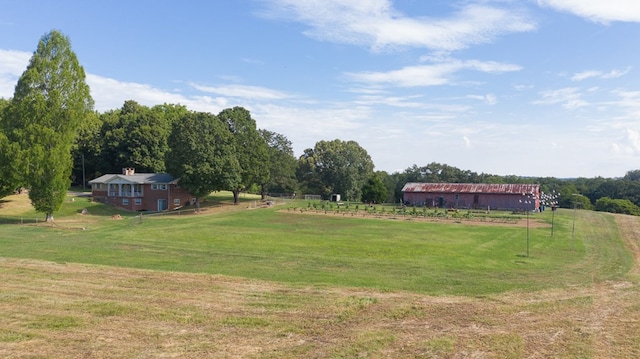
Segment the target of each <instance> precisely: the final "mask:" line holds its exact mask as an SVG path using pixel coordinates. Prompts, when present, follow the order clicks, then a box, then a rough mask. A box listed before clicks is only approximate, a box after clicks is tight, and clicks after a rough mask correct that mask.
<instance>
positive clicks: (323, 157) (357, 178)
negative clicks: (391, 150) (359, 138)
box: [298, 139, 373, 201]
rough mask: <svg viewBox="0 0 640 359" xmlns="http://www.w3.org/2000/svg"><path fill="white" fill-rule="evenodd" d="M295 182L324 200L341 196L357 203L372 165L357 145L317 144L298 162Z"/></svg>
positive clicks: (329, 142)
mask: <svg viewBox="0 0 640 359" xmlns="http://www.w3.org/2000/svg"><path fill="white" fill-rule="evenodd" d="M298 163H299V168H298V180H299V181H300V182H302V183H303V185H304V187H305V188H306V189H307V190H311V191H314V192H316V193H317V194H320V195H322V196H324V197H328V196H330V195H331V194H333V193H337V194H341V195H342V196H343V198H344V199H346V200H351V201H353V200H356V201H357V200H359V199H360V197H361V194H362V186H363V185H364V183H365V181H366V180H367V179H368V178H369V177H370V176H371V175H372V174H373V161H372V160H371V157H369V154H368V153H367V151H366V150H365V149H364V148H362V147H360V145H359V144H358V143H357V142H356V141H341V140H338V139H336V140H333V141H319V142H317V143H316V145H315V147H314V148H313V149H306V150H305V151H304V154H303V155H302V156H301V157H300V159H299V160H298Z"/></svg>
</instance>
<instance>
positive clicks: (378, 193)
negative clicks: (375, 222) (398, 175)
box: [362, 172, 387, 203]
mask: <svg viewBox="0 0 640 359" xmlns="http://www.w3.org/2000/svg"><path fill="white" fill-rule="evenodd" d="M385 176H386V173H384V172H380V173H375V174H374V175H373V176H371V177H369V179H368V180H367V182H366V183H365V184H364V186H363V187H362V202H365V203H371V202H373V203H383V202H384V201H385V200H386V199H387V187H386V186H385V184H384V182H383V178H384V177H385Z"/></svg>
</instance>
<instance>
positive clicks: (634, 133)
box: [612, 128, 640, 155]
mask: <svg viewBox="0 0 640 359" xmlns="http://www.w3.org/2000/svg"><path fill="white" fill-rule="evenodd" d="M612 148H613V152H615V153H626V154H632V155H633V154H637V153H640V131H638V130H634V129H630V128H627V129H626V130H625V134H624V136H623V138H622V139H621V140H620V141H618V142H615V143H613V144H612Z"/></svg>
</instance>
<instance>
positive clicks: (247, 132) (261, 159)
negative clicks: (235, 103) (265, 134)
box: [218, 107, 269, 204]
mask: <svg viewBox="0 0 640 359" xmlns="http://www.w3.org/2000/svg"><path fill="white" fill-rule="evenodd" d="M218 118H219V119H220V121H222V123H224V124H225V125H226V126H227V128H228V129H229V132H231V134H232V137H233V147H234V153H235V155H236V158H237V160H238V165H239V167H238V178H240V181H238V182H236V183H234V184H232V185H231V187H229V190H230V191H231V192H233V203H234V204H238V203H239V200H240V193H241V192H242V191H244V190H246V189H248V188H249V187H250V186H251V185H253V184H260V183H264V182H267V181H268V180H269V163H268V160H269V155H268V148H267V143H266V142H265V140H264V139H263V138H262V137H261V136H260V134H259V133H258V129H257V127H256V121H255V120H254V119H253V118H252V117H251V113H250V112H249V111H248V110H247V109H245V108H243V107H234V108H228V109H225V110H222V112H220V114H218Z"/></svg>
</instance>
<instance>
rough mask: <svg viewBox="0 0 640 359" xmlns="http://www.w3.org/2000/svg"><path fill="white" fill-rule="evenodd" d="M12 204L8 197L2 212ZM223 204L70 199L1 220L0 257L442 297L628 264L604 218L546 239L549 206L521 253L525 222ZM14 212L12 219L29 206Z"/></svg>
mask: <svg viewBox="0 0 640 359" xmlns="http://www.w3.org/2000/svg"><path fill="white" fill-rule="evenodd" d="M20 200H21V199H20V198H10V199H9V201H10V202H7V203H5V205H3V207H2V209H1V211H2V212H0V216H2V213H3V212H5V211H6V212H11V209H10V208H12V207H13V206H12V205H13V203H14V201H15V203H20ZM218 200H219V199H218ZM249 203H250V202H249ZM14 208H23V207H22V206H16V207H14ZM82 208H86V209H87V211H88V212H89V214H88V215H81V214H79V212H80V211H81V209H82ZM226 208H227V209H228V210H224V211H214V210H210V211H205V212H203V213H202V214H198V215H193V214H191V215H171V216H166V215H165V216H143V217H142V219H140V218H139V217H136V216H135V214H131V213H123V212H117V211H115V210H114V209H113V208H112V207H106V206H103V205H100V204H95V203H90V202H89V201H87V199H86V198H78V199H76V200H74V201H71V200H69V201H67V202H66V203H65V207H64V208H63V210H62V211H61V212H60V213H58V214H57V215H56V225H55V226H49V225H46V224H42V223H40V224H37V225H36V224H27V225H24V224H23V225H13V224H7V225H2V226H0V257H13V258H30V259H41V260H47V261H55V262H59V263H64V262H74V263H88V264H100V265H109V266H120V267H131V268H141V269H153V270H162V271H177V272H192V273H209V274H224V275H230V276H239V277H246V278H255V279H263V280H270V281H279V282H283V283H294V284H314V285H331V286H346V287H367V288H376V289H379V290H384V291H396V290H404V291H413V292H421V293H429V294H439V295H442V294H462V295H480V294H487V293H497V292H504V291H509V290H515V289H520V290H528V291H530V290H539V289H542V288H550V287H562V286H567V285H576V284H578V285H579V284H584V283H591V282H593V281H598V280H603V279H610V278H615V277H619V276H620V275H622V274H623V273H625V272H626V271H628V269H629V268H630V266H631V261H632V259H631V256H630V255H629V254H628V253H627V252H626V250H625V248H624V245H623V243H622V241H621V239H620V236H619V233H618V231H617V229H616V226H615V224H614V222H613V217H612V216H610V215H607V214H602V213H595V212H586V211H580V212H579V213H578V214H579V215H578V217H577V222H576V232H575V243H574V244H573V248H574V250H571V248H572V245H571V227H572V219H573V212H571V211H563V210H560V211H558V212H557V213H556V216H555V233H554V237H551V236H550V225H549V221H550V216H551V212H545V213H541V214H535V215H532V216H531V217H530V228H529V236H530V256H529V257H526V256H525V253H526V238H527V228H526V227H524V226H522V225H500V226H494V225H476V224H474V223H472V222H464V221H445V222H433V221H421V220H417V219H405V218H398V219H395V220H392V219H371V218H359V217H349V216H331V215H323V214H300V213H298V212H294V211H286V210H283V208H282V207H278V206H276V207H274V208H259V209H247V206H246V205H241V206H228V207H226ZM231 209H234V210H231ZM116 212H117V213H116ZM114 213H115V214H118V215H119V218H122V219H113V218H112V216H113V214H114ZM12 215H13V218H14V220H13V222H14V223H16V220H15V218H16V216H18V215H25V216H29V215H31V213H29V210H27V209H24V208H23V212H22V213H16V212H14V213H12ZM469 223H471V224H469Z"/></svg>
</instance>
